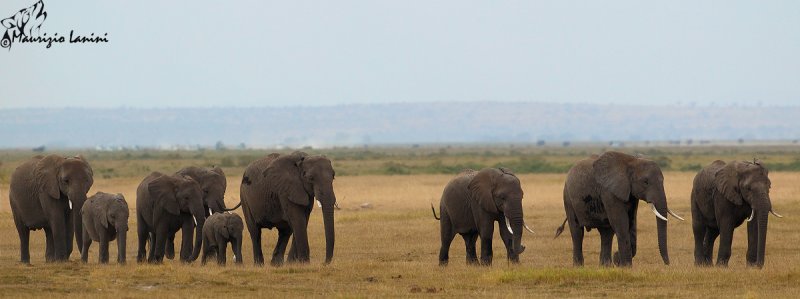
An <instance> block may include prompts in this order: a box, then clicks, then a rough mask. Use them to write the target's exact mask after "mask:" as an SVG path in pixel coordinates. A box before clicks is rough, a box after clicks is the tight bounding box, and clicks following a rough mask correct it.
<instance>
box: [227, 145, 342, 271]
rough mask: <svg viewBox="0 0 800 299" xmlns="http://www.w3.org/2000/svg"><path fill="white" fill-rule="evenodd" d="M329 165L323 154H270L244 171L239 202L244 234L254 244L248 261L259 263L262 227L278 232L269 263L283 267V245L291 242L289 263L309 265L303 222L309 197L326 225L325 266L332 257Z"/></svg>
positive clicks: (305, 223) (331, 173) (332, 197)
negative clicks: (275, 229)
mask: <svg viewBox="0 0 800 299" xmlns="http://www.w3.org/2000/svg"><path fill="white" fill-rule="evenodd" d="M334 175H335V173H334V170H333V166H331V161H330V160H328V158H326V157H324V156H308V155H307V154H306V153H303V152H294V153H292V154H288V155H280V154H275V153H273V154H270V155H269V156H267V157H264V158H262V159H259V160H256V161H254V162H253V163H250V165H248V166H247V169H245V173H244V176H243V177H242V185H241V193H240V194H241V199H242V212H243V213H244V218H245V223H246V224H247V230H248V232H249V233H250V239H251V240H252V241H253V261H254V262H255V264H256V265H262V264H264V254H263V252H262V249H261V228H268V229H272V228H277V229H278V241H277V242H276V244H275V250H274V251H273V253H272V261H271V264H272V265H274V266H278V265H281V264H283V259H284V252H285V251H286V245H287V244H288V243H289V237H290V236H292V234H294V237H293V238H292V247H291V249H289V255H288V261H289V262H301V263H305V262H308V261H309V248H308V233H307V227H308V219H309V215H310V214H311V210H312V208H313V207H314V199H315V198H316V199H317V200H319V201H320V203H321V205H322V219H323V223H324V227H325V263H330V262H331V260H332V259H333V247H334V237H335V235H334V225H333V207H334V204H335V203H336V194H334V192H333V178H334Z"/></svg>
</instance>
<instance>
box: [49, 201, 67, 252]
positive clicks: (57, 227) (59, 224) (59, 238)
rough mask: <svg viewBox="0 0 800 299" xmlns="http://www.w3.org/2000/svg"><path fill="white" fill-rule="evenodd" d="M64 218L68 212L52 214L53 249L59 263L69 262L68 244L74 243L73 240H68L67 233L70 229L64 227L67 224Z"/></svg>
mask: <svg viewBox="0 0 800 299" xmlns="http://www.w3.org/2000/svg"><path fill="white" fill-rule="evenodd" d="M64 216H66V212H61V213H59V212H56V213H53V214H51V217H52V218H51V219H50V229H51V232H52V235H53V249H55V259H54V260H55V261H59V262H60V261H66V260H67V258H68V255H67V243H68V241H70V242H71V241H72V240H71V239H67V232H68V230H69V229H67V228H65V227H64V226H65V225H66V224H67V221H66V219H64V218H65V217H64ZM70 237H71V236H70Z"/></svg>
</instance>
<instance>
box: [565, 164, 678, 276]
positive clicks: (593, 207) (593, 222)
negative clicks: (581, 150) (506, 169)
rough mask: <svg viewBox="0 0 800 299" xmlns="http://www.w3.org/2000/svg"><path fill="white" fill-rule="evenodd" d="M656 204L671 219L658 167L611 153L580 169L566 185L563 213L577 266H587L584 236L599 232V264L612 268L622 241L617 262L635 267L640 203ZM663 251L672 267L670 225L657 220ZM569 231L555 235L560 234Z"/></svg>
mask: <svg viewBox="0 0 800 299" xmlns="http://www.w3.org/2000/svg"><path fill="white" fill-rule="evenodd" d="M640 199H641V200H644V201H645V202H647V203H653V205H654V206H655V207H656V210H657V211H658V212H659V213H660V214H661V215H663V216H664V217H667V215H668V208H667V197H666V194H665V193H664V176H663V174H662V173H661V169H660V168H659V167H658V164H656V163H655V162H653V161H651V160H647V159H643V158H637V157H634V156H631V155H628V154H624V153H620V152H606V153H603V154H602V155H600V156H596V155H595V156H592V157H590V158H588V159H584V160H581V161H578V162H577V163H575V166H573V167H572V168H571V169H570V170H569V173H568V174H567V179H566V182H565V184H564V210H565V211H566V214H567V220H565V221H566V222H568V223H569V231H570V233H571V235H572V261H573V264H574V265H576V266H583V233H584V229H585V230H586V231H589V230H591V229H592V228H596V229H597V230H598V231H599V232H600V240H601V245H600V264H601V265H604V266H609V265H611V262H612V256H611V245H612V242H613V238H614V236H615V235H616V237H617V248H618V252H615V253H614V257H613V262H614V264H617V265H619V266H626V267H630V266H631V265H632V264H633V257H634V256H636V238H637V235H636V212H637V209H638V206H639V200H640ZM656 225H657V227H658V228H657V231H658V249H659V252H660V254H661V259H662V260H663V261H664V264H667V265H669V254H668V251H667V222H666V221H664V220H661V219H658V218H656ZM563 229H564V225H563V224H562V225H561V227H560V228H559V229H558V231H557V232H556V237H558V235H560V234H561V232H562V231H563Z"/></svg>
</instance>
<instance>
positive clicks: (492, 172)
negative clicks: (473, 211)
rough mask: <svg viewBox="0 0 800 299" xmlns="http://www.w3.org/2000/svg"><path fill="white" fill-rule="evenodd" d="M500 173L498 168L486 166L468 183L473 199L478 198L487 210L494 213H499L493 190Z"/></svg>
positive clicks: (482, 206)
mask: <svg viewBox="0 0 800 299" xmlns="http://www.w3.org/2000/svg"><path fill="white" fill-rule="evenodd" d="M500 175H502V173H501V172H500V171H499V170H498V169H495V168H486V169H483V170H481V171H478V173H476V174H475V176H474V177H473V178H472V180H471V181H470V182H469V185H467V189H469V191H470V193H471V194H472V198H473V200H476V201H477V202H478V203H479V204H480V205H481V208H483V209H484V210H485V211H487V212H489V213H493V214H497V213H498V210H497V205H495V203H494V195H493V194H492V192H493V191H494V188H495V185H496V181H497V177H498V176H500Z"/></svg>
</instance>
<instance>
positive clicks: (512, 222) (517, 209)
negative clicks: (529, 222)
mask: <svg viewBox="0 0 800 299" xmlns="http://www.w3.org/2000/svg"><path fill="white" fill-rule="evenodd" d="M504 214H505V216H506V217H507V218H508V220H507V221H509V226H510V227H511V230H512V231H513V232H514V233H513V235H512V236H511V245H512V247H511V248H512V249H513V250H514V254H516V255H519V254H521V253H522V252H523V251H525V247H524V246H522V228H523V226H524V219H523V216H522V202H521V201H520V202H519V203H516V204H511V205H509V208H508V209H506V211H504Z"/></svg>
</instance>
